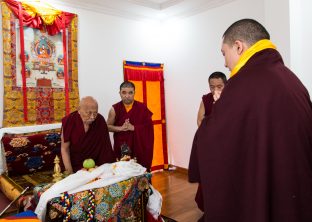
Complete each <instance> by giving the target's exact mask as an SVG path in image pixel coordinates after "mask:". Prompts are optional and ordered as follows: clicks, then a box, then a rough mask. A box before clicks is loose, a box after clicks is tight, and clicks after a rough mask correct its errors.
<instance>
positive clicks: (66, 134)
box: [61, 97, 116, 173]
mask: <svg viewBox="0 0 312 222" xmlns="http://www.w3.org/2000/svg"><path fill="white" fill-rule="evenodd" d="M61 151H62V159H63V163H64V166H65V170H66V171H68V172H69V173H72V172H76V171H78V170H80V169H81V168H82V167H83V166H82V164H83V161H84V160H85V159H93V160H94V161H95V164H96V165H97V166H100V165H102V164H104V163H112V162H115V161H116V158H115V155H114V152H113V149H112V145H111V142H110V138H109V133H108V129H107V125H106V121H105V119H104V117H103V116H102V115H101V114H99V113H98V105H97V102H96V101H95V100H94V99H93V98H92V97H85V98H83V99H81V101H80V104H79V108H78V111H75V112H73V113H71V114H69V115H68V116H66V117H64V118H63V119H62V145H61Z"/></svg>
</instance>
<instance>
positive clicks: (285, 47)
mask: <svg viewBox="0 0 312 222" xmlns="http://www.w3.org/2000/svg"><path fill="white" fill-rule="evenodd" d="M277 1H278V4H277ZM301 1H306V2H308V1H309V0H301ZM50 4H52V5H54V6H56V7H58V8H60V9H63V10H66V11H70V12H73V13H77V14H78V15H79V36H78V37H79V40H78V41H79V89H80V95H81V96H86V95H92V96H94V97H95V98H96V99H97V100H98V101H99V111H100V113H102V114H103V115H104V116H105V117H107V113H108V110H109V108H110V107H111V105H112V104H113V103H115V102H116V101H118V100H119V96H118V87H119V84H120V83H121V82H122V80H123V74H122V72H123V70H122V61H123V60H133V61H147V62H160V63H164V64H165V67H164V68H165V95H166V114H167V133H168V147H169V156H170V161H169V162H170V163H172V164H174V165H177V166H180V167H184V168H187V167H188V162H189V156H190V151H191V145H192V140H193V136H194V134H195V131H196V129H197V126H196V116H197V110H198V106H199V103H200V100H201V97H202V95H203V94H206V93H207V92H208V82H207V78H208V76H209V75H210V74H211V73H212V72H214V71H217V70H219V71H223V72H225V73H226V74H228V71H227V70H226V69H225V68H224V61H223V57H222V55H221V52H220V46H221V37H222V34H223V32H224V31H225V29H226V28H227V27H228V26H229V25H230V24H232V23H233V22H234V21H236V20H238V19H241V18H254V19H257V20H258V21H260V22H261V23H263V24H264V25H265V26H266V27H267V29H268V31H269V32H270V33H271V36H272V41H273V42H274V43H275V44H276V45H277V46H278V48H279V51H280V52H281V54H282V55H283V56H284V60H285V62H286V64H288V63H289V60H290V45H291V44H290V42H289V41H290V40H289V39H290V37H288V36H289V33H290V28H289V23H290V20H289V18H288V15H289V13H290V12H289V7H288V0H275V1H274V2H270V0H236V1H234V2H232V3H230V4H227V5H225V6H222V7H219V8H214V9H211V10H209V11H207V12H204V13H201V14H198V15H195V16H192V17H189V18H186V19H178V20H174V21H168V22H165V23H146V22H138V21H132V20H128V19H123V18H118V17H114V16H109V15H104V14H99V13H95V12H91V11H87V10H82V9H77V8H75V7H74V6H73V7H64V6H61V5H57V4H53V1H51V2H50ZM276 15H278V16H277V17H279V18H278V19H276ZM306 15H308V13H306ZM0 38H1V37H0ZM297 38H298V37H297ZM310 39H311V38H310ZM306 40H308V38H306ZM306 42H308V41H306ZM308 43H309V42H308ZM1 46H2V41H1V43H0V47H1ZM1 52H2V50H1ZM300 53H302V50H301V51H300V52H298V54H300ZM306 54H307V53H306ZM306 54H304V55H306ZM306 64H309V63H306ZM1 66H2V64H1ZM296 66H297V67H301V66H302V62H301V63H299V61H298V62H297V63H296ZM307 66H308V65H306V66H305V67H307ZM0 68H1V69H0V70H1V72H2V67H0ZM305 70H307V69H305ZM1 78H2V74H1ZM306 78H309V79H310V80H311V77H308V76H307V77H306ZM1 84H2V81H0V93H1V90H2V89H3V87H1ZM310 85H311V84H310ZM1 102H2V100H0V105H1ZM0 116H1V117H2V115H1V113H0ZM1 117H0V118H1ZM225 136H226V132H225Z"/></svg>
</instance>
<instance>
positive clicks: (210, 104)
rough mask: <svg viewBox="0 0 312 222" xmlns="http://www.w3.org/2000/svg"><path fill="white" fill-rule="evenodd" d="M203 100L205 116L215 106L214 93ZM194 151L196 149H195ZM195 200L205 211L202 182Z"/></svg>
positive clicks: (205, 96) (204, 96)
mask: <svg viewBox="0 0 312 222" xmlns="http://www.w3.org/2000/svg"><path fill="white" fill-rule="evenodd" d="M202 101H203V104H204V107H205V118H206V117H207V116H209V115H210V113H211V111H212V107H213V102H214V99H213V95H212V93H208V94H206V95H203V97H202ZM193 152H194V151H193ZM197 182H199V181H197ZM195 202H196V203H197V206H198V208H199V209H200V210H201V211H204V199H203V193H202V187H201V184H198V188H197V192H196V196H195Z"/></svg>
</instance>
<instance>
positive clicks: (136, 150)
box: [107, 81, 154, 170]
mask: <svg viewBox="0 0 312 222" xmlns="http://www.w3.org/2000/svg"><path fill="white" fill-rule="evenodd" d="M134 93H135V86H134V84H133V83H131V82H128V81H126V82H123V83H122V84H121V85H120V97H121V100H122V101H120V102H118V103H116V104H114V105H113V106H112V108H111V109H110V111H109V114H108V118H107V125H108V129H109V131H111V132H114V152H115V154H116V156H117V157H118V158H120V157H121V146H122V145H124V144H126V145H127V146H128V147H129V148H130V150H131V152H132V154H131V156H132V157H136V158H137V161H138V163H139V164H141V165H142V166H144V167H146V169H147V170H150V168H151V166H152V160H153V147H154V128H153V123H152V115H153V113H152V112H151V111H150V110H149V109H148V108H147V107H146V105H145V104H143V103H140V102H138V101H135V100H134Z"/></svg>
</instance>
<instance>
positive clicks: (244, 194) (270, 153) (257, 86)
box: [189, 49, 312, 222]
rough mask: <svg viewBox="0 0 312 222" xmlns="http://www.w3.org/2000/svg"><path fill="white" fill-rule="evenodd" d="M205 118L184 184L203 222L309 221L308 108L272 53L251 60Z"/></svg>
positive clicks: (311, 113) (311, 109) (311, 150)
mask: <svg viewBox="0 0 312 222" xmlns="http://www.w3.org/2000/svg"><path fill="white" fill-rule="evenodd" d="M205 119H206V120H204V121H203V123H202V124H201V126H200V127H199V128H198V131H197V132H196V135H195V138H194V142H193V150H195V152H193V151H192V154H191V160H190V165H189V180H190V181H193V182H194V181H197V182H198V181H200V182H201V184H202V187H203V194H204V202H205V215H206V217H205V221H206V222H215V221H217V222H229V221H231V222H251V221H252V222H284V221H287V222H309V221H312V105H311V101H310V98H309V95H308V92H307V90H306V89H305V87H304V86H303V85H302V83H301V82H300V81H299V80H298V78H297V77H296V76H295V75H294V74H293V73H292V72H291V71H290V70H289V69H288V68H287V67H285V65H284V64H283V61H282V58H281V56H280V54H279V53H278V52H277V51H276V50H273V49H266V50H263V51H261V52H258V53H256V54H255V55H254V56H253V57H251V59H250V60H249V61H248V62H247V63H246V65H245V66H244V67H242V68H241V70H240V71H239V72H238V73H237V74H236V75H235V76H234V77H232V78H231V79H230V80H229V81H228V84H227V86H226V87H225V88H224V90H223V92H222V96H221V98H220V99H219V100H218V101H217V102H216V103H215V105H214V108H213V111H212V114H211V115H210V117H209V118H205ZM196 147H197V150H196Z"/></svg>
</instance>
